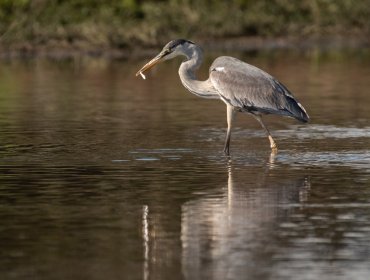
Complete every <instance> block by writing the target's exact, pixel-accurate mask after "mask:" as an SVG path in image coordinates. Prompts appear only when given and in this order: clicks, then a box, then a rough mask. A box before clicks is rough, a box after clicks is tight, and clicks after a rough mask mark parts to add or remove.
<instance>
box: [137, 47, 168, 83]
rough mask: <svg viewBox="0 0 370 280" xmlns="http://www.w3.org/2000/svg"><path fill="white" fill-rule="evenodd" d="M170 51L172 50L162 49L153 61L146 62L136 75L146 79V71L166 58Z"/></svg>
mask: <svg viewBox="0 0 370 280" xmlns="http://www.w3.org/2000/svg"><path fill="white" fill-rule="evenodd" d="M169 53H170V50H168V49H164V50H162V51H161V52H160V53H159V54H158V55H157V56H156V57H154V58H153V59H152V60H151V61H149V62H148V63H147V64H145V65H144V66H143V67H142V68H141V69H140V70H139V71H138V72H137V73H136V76H139V75H140V76H141V77H142V78H143V79H144V80H145V78H146V77H145V75H144V72H145V71H147V70H149V69H150V68H152V67H153V66H154V65H156V64H158V63H159V62H161V61H163V60H164V57H165V56H166V55H168V54H169Z"/></svg>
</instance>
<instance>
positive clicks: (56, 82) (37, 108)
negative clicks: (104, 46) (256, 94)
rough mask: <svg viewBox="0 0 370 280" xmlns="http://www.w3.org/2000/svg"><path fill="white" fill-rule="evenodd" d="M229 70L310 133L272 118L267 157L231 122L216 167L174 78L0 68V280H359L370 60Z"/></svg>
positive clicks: (211, 119)
mask: <svg viewBox="0 0 370 280" xmlns="http://www.w3.org/2000/svg"><path fill="white" fill-rule="evenodd" d="M235 55H236V56H239V57H244V59H245V60H248V61H250V62H251V63H253V64H256V65H258V66H260V67H262V68H264V69H266V70H268V71H269V72H271V73H272V74H274V75H276V76H277V77H278V78H279V79H280V80H282V81H284V83H285V84H286V85H288V87H289V88H290V89H291V90H292V91H293V92H295V95H296V96H297V97H298V99H299V100H300V101H301V102H302V103H303V104H304V105H305V107H306V108H307V109H308V111H309V114H310V116H311V118H312V121H311V123H309V124H308V125H301V124H299V123H296V122H295V121H294V120H289V119H285V118H279V117H277V118H274V117H269V118H266V119H267V122H268V125H269V127H270V128H271V131H272V133H273V135H274V136H275V138H276V141H277V143H278V146H279V148H280V150H279V152H278V153H277V154H270V151H269V145H268V140H267V139H266V137H265V136H264V134H263V131H262V130H261V129H260V127H259V126H258V124H257V123H256V122H255V121H254V120H253V119H252V118H250V117H248V116H243V115H238V117H237V123H236V127H235V130H234V133H233V139H232V146H231V153H232V156H231V158H226V157H224V156H223V154H222V146H223V141H224V137H225V127H226V124H225V122H226V121H225V108H224V105H223V104H222V103H220V102H217V101H209V100H202V99H198V98H196V97H193V96H192V95H190V94H188V93H187V92H186V91H185V90H184V89H183V88H182V87H181V86H180V82H179V80H178V77H177V66H178V62H173V63H172V62H169V63H167V64H163V65H161V66H160V67H158V68H157V69H154V71H153V72H151V73H150V74H149V75H148V79H147V80H145V81H142V80H139V79H137V78H135V77H134V73H135V71H136V70H137V68H138V66H140V65H142V61H133V62H126V61H107V60H99V59H85V60H78V59H76V60H73V61H67V60H66V61H45V60H31V61H11V62H5V61H2V62H1V64H0V73H1V75H0V219H1V223H0V240H1V241H0V242H1V250H0V275H2V277H1V279H122V278H123V279H350V278H352V279H368V275H369V273H370V267H369V259H370V245H369V244H370V184H369V178H370V149H369V147H370V126H369V125H370V124H369V119H370V114H369V112H370V111H369V109H368V104H369V101H370V97H369V94H368V88H369V79H368V77H369V76H370V67H369V63H370V60H369V56H368V55H367V54H366V53H362V54H359V53H358V52H356V54H353V53H344V52H343V53H334V54H331V53H327V54H316V53H314V54H306V55H302V54H295V53H286V52H282V53H278V52H277V53H275V54H274V55H272V54H270V53H267V54H259V55H257V56H255V55H251V54H244V55H243V54H235ZM211 59H212V57H210V58H209V59H208V61H207V63H209V62H210V60H211ZM205 72H206V68H204V69H203V73H202V75H203V77H204V76H205Z"/></svg>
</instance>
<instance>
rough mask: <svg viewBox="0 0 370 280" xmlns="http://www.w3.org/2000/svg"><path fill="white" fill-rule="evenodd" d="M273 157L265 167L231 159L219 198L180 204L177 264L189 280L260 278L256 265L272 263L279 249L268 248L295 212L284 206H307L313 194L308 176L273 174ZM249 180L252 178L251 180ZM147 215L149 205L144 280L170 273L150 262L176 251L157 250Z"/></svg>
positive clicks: (144, 222) (266, 265) (209, 197)
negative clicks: (275, 234)
mask: <svg viewBox="0 0 370 280" xmlns="http://www.w3.org/2000/svg"><path fill="white" fill-rule="evenodd" d="M274 159H275V154H271V155H270V157H269V158H268V159H267V160H266V162H265V163H266V164H265V166H264V167H262V168H261V166H241V165H240V163H237V164H234V163H233V161H232V160H231V159H229V161H228V163H227V166H226V167H227V174H228V179H227V186H226V187H225V188H222V189H223V192H222V194H221V195H220V194H219V193H218V194H217V195H214V194H209V195H208V194H206V195H199V198H196V199H192V200H189V201H187V202H185V203H183V204H182V206H181V221H179V223H180V224H181V225H180V227H181V232H180V233H179V235H180V236H178V237H177V238H179V239H180V240H181V247H180V248H176V250H180V251H181V252H178V254H180V255H181V258H180V260H179V262H180V264H179V265H180V266H181V270H182V274H183V276H184V278H185V279H207V278H212V279H226V278H230V277H231V278H234V277H238V276H240V275H254V276H255V277H259V276H261V275H260V273H261V271H262V270H260V269H259V268H258V267H257V266H258V265H259V263H263V266H265V267H269V266H270V265H271V263H270V262H272V260H273V258H272V256H273V254H274V249H276V248H275V247H274V246H271V247H269V246H268V244H271V238H274V232H275V230H276V227H277V226H278V224H280V223H282V222H284V220H286V219H287V217H288V216H289V215H290V214H291V212H292V211H295V208H289V207H284V205H287V204H297V203H300V204H304V202H305V201H306V200H307V198H308V194H309V191H310V183H309V180H308V179H307V178H306V177H305V176H298V177H291V176H290V175H291V174H282V173H283V172H282V171H281V170H278V168H276V170H275V165H274ZM285 170H286V169H285ZM248 178H254V179H253V181H252V180H250V181H249V182H248V180H247V179H248ZM218 189H219V188H218ZM149 215H150V212H149V209H148V207H147V206H144V207H143V231H142V233H143V242H144V264H143V270H144V273H143V274H144V279H149V278H151V276H153V275H152V272H154V271H155V274H158V273H160V274H161V275H164V274H166V272H165V271H162V272H159V270H160V269H159V270H158V269H155V263H151V262H154V261H153V260H154V259H157V260H158V259H159V258H160V257H161V254H162V253H163V252H166V251H167V250H168V251H170V250H173V248H161V249H160V252H155V251H156V250H158V248H157V247H158V246H154V245H153V244H154V243H156V241H155V240H151V239H155V238H156V237H154V236H153V235H150V230H148V224H149V223H148V218H149ZM179 217H180V215H179ZM153 226H154V225H153ZM269 241H270V242H269ZM163 244H168V242H163ZM163 269H164V268H163ZM152 270H153V271H152ZM266 273H268V271H266ZM157 276H158V275H157Z"/></svg>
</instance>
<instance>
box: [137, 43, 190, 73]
mask: <svg viewBox="0 0 370 280" xmlns="http://www.w3.org/2000/svg"><path fill="white" fill-rule="evenodd" d="M190 45H194V43H193V42H191V41H188V40H185V39H177V40H172V41H171V42H169V43H167V44H166V45H165V46H164V47H163V49H162V51H161V52H160V53H159V54H158V55H156V56H155V57H154V58H153V59H152V60H150V61H149V62H148V63H147V64H145V65H144V66H143V67H142V68H141V69H140V70H139V71H138V72H137V73H136V76H138V75H143V73H144V72H145V71H146V70H149V69H150V68H152V67H153V66H154V65H156V64H158V63H159V62H161V61H164V60H168V59H171V58H174V57H175V56H178V55H184V54H186V53H187V52H186V51H187V50H188V49H189V46H190Z"/></svg>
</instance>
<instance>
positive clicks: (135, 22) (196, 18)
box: [0, 0, 370, 49]
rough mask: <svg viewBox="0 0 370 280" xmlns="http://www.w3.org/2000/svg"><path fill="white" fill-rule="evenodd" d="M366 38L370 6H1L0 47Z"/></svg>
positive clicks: (125, 0) (243, 2)
mask: <svg viewBox="0 0 370 280" xmlns="http://www.w3.org/2000/svg"><path fill="white" fill-rule="evenodd" d="M326 35H341V36H347V35H355V36H362V37H366V36H367V37H368V36H369V35H370V0H361V1H358V0H301V1H291V0H258V1H257V0H157V1H155V0H147V1H145V0H111V1H101V0H70V1H66V0H0V44H1V46H2V47H3V48H4V47H12V48H27V47H30V48H33V47H39V48H40V47H41V48H42V47H57V48H60V47H73V48H80V49H102V48H103V49H104V48H130V47H131V46H133V45H134V44H135V45H138V44H139V45H142V46H147V45H156V44H162V43H163V42H166V41H168V40H169V39H172V38H176V37H187V38H192V39H194V40H196V39H199V38H202V39H204V38H224V37H236V36H262V37H287V36H295V37H302V38H306V37H307V36H326Z"/></svg>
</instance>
